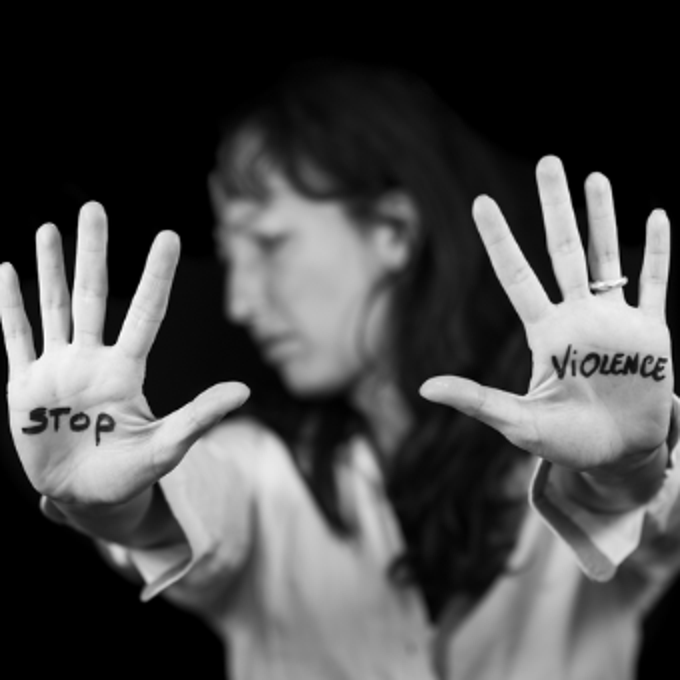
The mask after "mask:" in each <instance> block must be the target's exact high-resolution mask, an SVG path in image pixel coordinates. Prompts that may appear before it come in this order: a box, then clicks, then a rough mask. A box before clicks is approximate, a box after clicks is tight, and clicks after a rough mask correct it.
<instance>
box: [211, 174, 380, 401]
mask: <svg viewBox="0 0 680 680" xmlns="http://www.w3.org/2000/svg"><path fill="white" fill-rule="evenodd" d="M269 189H270V192H269V196H268V197H267V199H266V200H265V201H258V200H255V199H245V198H239V199H229V200H227V199H225V198H224V197H222V198H219V197H218V198H217V199H216V201H215V207H216V212H217V217H218V226H217V229H216V234H215V236H216V243H217V248H218V253H219V255H220V257H221V258H222V259H223V260H224V261H225V262H226V264H227V268H226V272H227V275H226V296H225V304H226V312H227V315H228V317H229V318H230V320H232V321H233V322H235V323H239V324H242V325H244V326H245V327H246V329H247V330H248V331H249V333H250V334H251V336H252V338H253V339H254V341H255V342H256V344H257V345H258V346H259V348H260V350H261V352H262V354H263V357H264V359H265V360H266V361H267V362H269V363H270V364H272V365H273V366H274V367H275V368H276V370H277V371H278V372H279V373H280V375H281V377H282V379H283V381H284V383H285V384H286V385H287V386H288V388H289V389H290V390H291V391H292V392H294V393H296V394H298V395H314V394H323V393H329V392H335V391H338V390H344V389H348V388H351V387H352V386H353V385H354V384H356V382H357V381H358V380H360V379H361V378H362V377H364V376H365V374H366V373H367V372H369V371H370V370H371V367H372V366H373V365H374V361H375V358H376V357H378V358H379V357H380V356H381V355H382V354H384V352H383V351H382V348H383V340H384V334H385V333H384V332H385V326H386V319H387V306H388V299H387V291H386V290H383V289H380V288H379V284H380V282H381V281H382V280H383V278H384V277H385V275H386V274H387V273H388V272H389V257H386V248H385V245H384V243H385V239H383V238H380V237H379V236H378V234H379V229H372V228H363V229H362V228H360V227H358V226H357V225H356V224H355V223H354V222H353V220H352V219H351V218H350V217H349V216H348V215H347V214H346V212H345V210H344V208H343V207H342V206H341V205H340V204H339V203H337V202H334V201H316V200H312V199H309V198H306V197H305V196H302V195H300V194H298V193H297V192H296V191H295V190H294V189H293V188H292V187H291V186H290V185H289V184H288V182H287V181H286V180H285V179H284V178H283V177H282V176H280V175H279V174H277V173H275V172H273V171H272V172H271V174H270V177H269Z"/></svg>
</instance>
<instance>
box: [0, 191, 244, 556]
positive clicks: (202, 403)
mask: <svg viewBox="0 0 680 680" xmlns="http://www.w3.org/2000/svg"><path fill="white" fill-rule="evenodd" d="M107 238H108V227H107V220H106V216H105V214H104V211H103V209H102V208H101V206H100V205H98V204H96V203H88V204H86V205H85V206H84V207H83V208H82V210H81V213H80V217H79V223H78V248H77V255H76V267H75V277H74V285H73V295H72V298H71V296H70V295H69V291H68V287H67V284H66V277H65V272H64V263H63V256H62V250H61V239H60V236H59V232H58V231H57V229H56V228H55V227H54V226H53V225H49V224H48V225H45V226H43V227H42V228H41V229H40V230H39V231H38V233H37V235H36V246H37V258H38V275H39V284H40V306H41V314H42V326H43V337H44V349H43V353H42V355H41V356H40V357H36V352H35V347H34V343H33V335H32V329H31V327H30V324H29V322H28V319H27V317H26V313H25V310H24V306H23V302H22V298H21V293H20V288H19V280H18V277H17V275H16V272H15V271H14V269H13V267H12V266H11V265H9V264H3V265H2V266H1V267H0V314H1V318H2V327H3V333H4V338H5V346H6V349H7V355H8V360H9V383H8V387H7V395H8V402H9V414H10V426H11V430H12V435H13V438H14V443H15V446H16V449H17V452H18V454H19V457H20V459H21V462H22V464H23V467H24V470H25V471H26V474H27V476H28V478H29V479H30V481H31V483H32V484H33V486H34V487H35V488H36V490H37V491H38V492H40V493H41V494H43V495H44V496H45V497H47V498H48V499H49V501H50V503H51V504H53V506H52V507H51V511H53V512H60V513H63V514H64V515H66V516H67V517H68V518H69V519H70V520H71V521H72V522H73V523H75V524H76V525H78V526H80V527H81V528H82V529H84V530H85V531H88V532H89V533H93V534H95V535H98V536H99V537H101V538H105V539H108V540H113V541H116V542H120V543H127V544H130V545H133V544H145V545H150V544H154V543H156V542H158V541H160V542H164V541H165V540H167V538H168V537H169V536H172V535H174V532H175V531H176V529H177V528H176V525H174V523H173V520H172V517H171V515H170V513H169V511H168V509H167V506H166V505H165V503H164V500H163V498H162V496H161V495H160V492H159V491H157V490H154V489H155V486H154V485H155V483H156V482H157V481H158V480H159V479H160V478H161V477H162V476H164V475H165V474H167V473H168V472H169V471H170V470H172V469H173V468H174V467H175V466H176V465H177V464H178V463H179V462H180V460H181V459H182V457H183V456H184V454H185V453H186V452H187V451H188V449H189V448H190V447H191V445H192V444H193V443H194V442H195V441H196V439H198V438H199V437H200V436H201V435H202V434H203V433H204V432H205V431H207V430H208V429H209V428H211V427H212V426H213V425H214V424H215V423H217V422H219V420H220V419H221V418H223V417H224V415H225V414H226V413H227V412H229V411H230V410H232V409H234V408H237V407H238V406H239V405H240V404H241V403H242V402H243V401H244V400H245V399H246V398H247V396H248V390H247V388H246V387H245V386H244V385H242V384H239V383H224V384H219V385H216V386H214V387H212V388H210V389H209V390H207V391H205V392H204V393H202V394H201V395H199V396H198V397H197V398H196V399H195V400H194V401H192V402H191V403H189V404H188V405H186V406H185V407H183V408H181V409H179V410H178V411H176V412H174V413H172V414H170V415H168V416H167V417H165V418H163V419H156V418H154V416H153V414H152V413H151V410H150V408H149V406H148V404H147V402H146V399H145V398H144V395H143V393H142V387H143V381H144V373H145V367H146V358H147V355H148V353H149V351H150V349H151V346H152V345H153V342H154V339H155V337H156V333H157V332H158V329H159V326H160V324H161V322H162V320H163V317H164V315H165V310H166V306H167V302H168V297H169V293H170V287H171V284H172V279H173V276H174V271H175V268H176V265H177V261H178V257H179V239H178V238H177V236H176V234H174V233H172V232H162V233H160V234H159V235H158V236H157V237H156V240H155V241H154V244H153V246H152V248H151V251H150V253H149V257H148V260H147V263H146V267H145V269H144V273H143V276H142V279H141V281H140V284H139V287H138V289H137V292H136V293H135V296H134V298H133V301H132V303H131V306H130V309H129V311H128V313H127V316H126V319H125V322H124V324H123V327H122V330H121V332H120V335H119V337H118V340H117V342H116V344H115V345H113V346H105V345H104V344H103V342H102V332H103V324H104V316H105V313H106V293H107V269H106V243H107ZM50 503H48V505H50ZM48 512H49V511H48Z"/></svg>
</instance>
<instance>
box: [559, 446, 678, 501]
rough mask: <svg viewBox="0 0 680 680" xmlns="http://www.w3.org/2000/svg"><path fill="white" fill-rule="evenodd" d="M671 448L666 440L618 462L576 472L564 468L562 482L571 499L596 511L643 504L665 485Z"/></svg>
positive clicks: (563, 489)
mask: <svg viewBox="0 0 680 680" xmlns="http://www.w3.org/2000/svg"><path fill="white" fill-rule="evenodd" d="M668 462H669V449H668V445H667V444H666V442H663V443H662V444H661V445H659V446H658V447H657V448H656V449H654V450H653V451H650V452H648V453H646V454H642V455H639V456H636V457H635V459H632V458H631V459H629V460H627V461H624V462H619V463H617V464H616V465H615V466H602V467H599V468H593V469H591V470H587V471H582V472H577V471H574V470H567V469H562V472H561V474H560V475H559V478H560V486H561V488H562V491H563V493H565V494H566V495H567V496H568V497H570V498H571V499H572V500H574V501H576V502H578V503H579V504H580V505H583V506H584V507H586V508H588V509H589V510H593V511H595V512H612V513H614V512H625V511H627V510H632V509H633V508H636V507H639V506H640V505H644V504H645V503H647V502H648V501H649V500H651V499H652V498H653V497H654V495H655V494H656V493H657V492H658V491H659V489H660V488H661V486H662V485H663V481H664V477H665V472H666V469H667V467H668Z"/></svg>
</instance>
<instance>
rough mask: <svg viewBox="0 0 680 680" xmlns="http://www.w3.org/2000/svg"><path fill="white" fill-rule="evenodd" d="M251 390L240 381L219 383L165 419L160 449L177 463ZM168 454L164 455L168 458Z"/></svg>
mask: <svg viewBox="0 0 680 680" xmlns="http://www.w3.org/2000/svg"><path fill="white" fill-rule="evenodd" d="M249 396H250V390H249V389H248V388H247V387H246V386H245V385H244V384H243V383H239V382H228V383H219V384H217V385H213V386H212V387H210V388H208V389H207V390H205V392H201V394H199V395H198V396H197V397H196V398H195V399H194V400H193V401H191V402H189V403H188V404H186V406H183V407H182V408H180V409H178V410H177V411H174V412H173V413H171V414H170V415H168V416H166V417H165V418H164V419H163V425H162V427H161V431H160V432H159V439H160V440H161V441H162V444H161V446H160V447H159V449H160V450H162V451H164V452H165V456H167V457H168V458H169V459H170V460H169V461H168V462H172V463H174V464H175V465H176V464H177V463H178V462H179V459H180V458H181V457H182V456H183V455H184V454H185V453H186V452H187V451H188V450H189V448H190V447H191V446H192V445H193V444H194V442H195V441H196V440H197V439H199V437H201V435H203V434H204V433H205V432H207V431H208V430H209V429H210V428H211V427H213V426H214V425H216V424H217V423H219V422H220V420H222V418H224V416H226V415H227V413H229V412H230V411H234V410H235V409H237V408H238V407H239V406H241V405H242V404H243V403H244V402H245V401H246V399H248V397H249ZM165 456H164V457H165Z"/></svg>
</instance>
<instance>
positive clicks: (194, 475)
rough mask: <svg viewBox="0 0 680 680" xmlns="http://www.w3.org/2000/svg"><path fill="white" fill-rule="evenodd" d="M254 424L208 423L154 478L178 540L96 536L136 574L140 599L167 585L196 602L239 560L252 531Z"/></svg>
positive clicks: (221, 584)
mask: <svg viewBox="0 0 680 680" xmlns="http://www.w3.org/2000/svg"><path fill="white" fill-rule="evenodd" d="M255 430H256V427H255V426H253V425H251V424H249V423H247V422H243V423H241V422H238V423H237V422H234V423H229V424H223V425H221V426H219V427H217V428H215V429H214V430H212V431H211V432H210V433H209V434H208V435H206V436H204V437H203V438H201V439H200V440H199V441H198V442H196V444H194V446H193V447H192V448H191V449H190V450H189V452H188V453H187V454H186V456H185V457H184V459H183V460H182V462H181V463H180V464H179V465H178V466H177V467H176V468H175V469H174V470H172V471H171V472H170V473H168V474H167V475H166V476H165V477H163V478H162V479H161V480H160V482H159V484H160V486H161V488H162V491H163V493H164V495H165V498H166V500H167V503H168V506H169V508H170V510H171V512H172V513H173V515H174V516H175V518H176V519H177V522H178V523H179V525H180V527H181V529H182V532H183V533H184V536H185V541H183V542H181V543H178V544H176V545H171V546H167V547H163V548H152V549H139V548H127V547H123V546H120V545H116V544H106V543H104V544H100V549H102V550H103V551H104V552H105V553H106V557H107V559H108V560H109V562H111V563H112V564H113V565H114V566H116V567H117V568H118V569H120V570H121V571H123V572H126V571H129V570H130V568H134V569H135V570H136V571H137V572H138V573H139V574H140V575H141V577H142V579H143V581H144V586H143V589H142V593H141V599H142V600H143V601H146V600H149V599H151V598H153V597H155V596H156V595H157V594H158V593H160V592H162V591H165V590H166V589H168V588H170V586H174V588H173V589H172V590H173V592H172V593H169V594H170V595H171V599H173V600H176V601H178V603H179V604H184V605H186V606H199V607H200V601H202V600H205V601H209V600H214V599H215V596H216V591H219V590H224V589H225V588H226V587H227V586H228V584H229V582H230V580H231V576H233V575H234V573H235V572H237V571H238V569H239V568H240V566H241V565H242V564H243V563H244V561H245V559H246V557H247V554H248V551H249V548H250V543H251V535H252V527H251V524H252V504H253V493H252V491H253V480H252V473H251V470H250V468H251V467H252V461H253V446H256V444H257V442H256V438H257V437H256V431H255Z"/></svg>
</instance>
